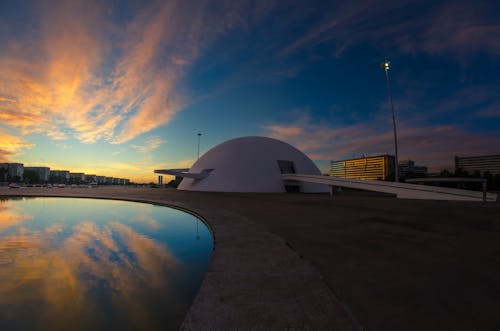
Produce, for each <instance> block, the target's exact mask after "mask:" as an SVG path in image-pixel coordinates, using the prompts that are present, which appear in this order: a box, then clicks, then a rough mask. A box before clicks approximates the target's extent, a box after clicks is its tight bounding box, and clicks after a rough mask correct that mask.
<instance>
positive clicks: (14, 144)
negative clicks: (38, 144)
mask: <svg viewBox="0 0 500 331" xmlns="http://www.w3.org/2000/svg"><path fill="white" fill-rule="evenodd" d="M34 146H35V145H34V144H29V143H27V142H24V141H23V140H22V139H21V138H19V137H17V136H14V135H11V134H8V133H7V132H5V131H3V130H2V128H0V162H7V161H9V160H10V159H11V158H12V157H15V156H16V155H18V154H20V153H22V152H24V151H25V150H27V149H30V148H33V147H34Z"/></svg>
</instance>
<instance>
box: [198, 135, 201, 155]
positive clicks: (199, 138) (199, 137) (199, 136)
mask: <svg viewBox="0 0 500 331" xmlns="http://www.w3.org/2000/svg"><path fill="white" fill-rule="evenodd" d="M200 140H201V133H198V160H199V159H200Z"/></svg>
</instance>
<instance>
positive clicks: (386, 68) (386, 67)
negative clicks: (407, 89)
mask: <svg viewBox="0 0 500 331" xmlns="http://www.w3.org/2000/svg"><path fill="white" fill-rule="evenodd" d="M380 66H381V67H382V69H384V71H385V77H386V80H387V93H388V95H389V101H390V103H391V111H392V126H393V127H394V154H395V160H394V162H395V165H394V170H395V171H394V181H395V182H397V181H399V175H398V136H397V133H396V116H395V115H394V103H393V102H392V91H391V82H390V80H389V69H390V67H391V62H389V61H384V62H383V63H382V64H381V65H380Z"/></svg>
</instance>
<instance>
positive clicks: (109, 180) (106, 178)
mask: <svg viewBox="0 0 500 331" xmlns="http://www.w3.org/2000/svg"><path fill="white" fill-rule="evenodd" d="M105 183H106V184H108V185H112V184H113V177H105Z"/></svg>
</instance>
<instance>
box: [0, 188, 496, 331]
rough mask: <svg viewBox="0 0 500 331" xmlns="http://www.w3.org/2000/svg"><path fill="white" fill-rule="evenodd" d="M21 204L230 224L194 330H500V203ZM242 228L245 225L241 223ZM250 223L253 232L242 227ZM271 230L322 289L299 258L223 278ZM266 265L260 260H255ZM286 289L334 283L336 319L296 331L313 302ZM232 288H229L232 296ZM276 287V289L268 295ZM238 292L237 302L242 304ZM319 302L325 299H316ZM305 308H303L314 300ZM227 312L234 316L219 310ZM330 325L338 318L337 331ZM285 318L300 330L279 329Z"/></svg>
mask: <svg viewBox="0 0 500 331" xmlns="http://www.w3.org/2000/svg"><path fill="white" fill-rule="evenodd" d="M63 191H64V192H63ZM13 193H15V194H23V195H29V194H52V195H79V196H103V197H105V196H107V197H122V198H127V199H132V200H149V201H155V202H161V203H168V204H174V205H179V206H182V207H186V208H188V209H192V210H195V211H198V212H199V213H200V214H201V215H203V216H205V214H204V213H206V214H210V215H211V216H209V217H207V221H208V222H209V223H210V224H211V226H214V224H212V222H213V221H214V220H215V219H217V218H219V219H221V220H222V219H223V221H222V222H219V223H217V224H215V227H221V229H224V226H225V227H226V228H225V229H226V230H225V231H226V232H224V231H221V232H219V233H220V234H221V236H219V237H217V236H218V231H219V230H217V229H215V231H214V232H215V235H216V251H215V252H214V260H213V262H212V270H211V271H209V273H208V274H207V278H208V280H207V279H206V282H205V283H204V285H203V286H202V289H201V290H200V293H199V295H198V296H197V298H196V300H195V303H194V304H193V307H192V309H191V311H190V313H189V314H188V318H187V322H185V325H184V328H186V329H195V328H197V327H199V326H200V325H203V319H207V320H210V319H211V318H213V316H212V317H211V316H210V314H211V313H210V312H206V310H211V309H213V312H212V313H213V314H219V315H221V314H222V315H224V314H225V313H227V314H229V315H231V316H233V317H234V318H233V319H232V320H231V317H230V316H229V317H227V320H224V318H222V317H221V316H219V317H218V319H217V320H216V321H215V320H214V321H211V322H210V321H209V322H208V324H205V325H208V326H213V327H218V328H223V327H230V328H240V329H251V328H252V327H255V328H256V329H265V328H266V327H269V326H271V327H278V328H288V329H307V328H312V329H325V330H327V329H341V330H342V329H358V330H359V329H361V328H362V329H364V330H499V329H500V314H498V312H499V311H500V285H499V282H498V280H499V279H500V241H499V234H500V203H486V204H484V203H475V202H467V203H464V202H442V201H414V200H398V199H395V198H392V197H388V196H383V195H376V194H370V193H362V192H341V193H339V194H337V195H335V196H334V197H330V196H327V195H303V194H223V193H194V192H180V191H174V190H165V189H142V188H141V189H138V188H129V189H124V188H98V189H75V190H72V189H59V191H56V189H52V190H48V189H44V188H30V189H20V190H9V189H4V188H1V189H0V195H2V194H3V195H5V194H13ZM233 219H234V220H235V223H234V224H238V225H237V226H236V225H235V226H234V227H233V229H231V222H232V220H233ZM236 219H240V220H243V221H239V223H236ZM211 220H212V221H211ZM242 222H243V223H242ZM245 222H246V223H245ZM247 223H248V227H246V225H245V226H242V224H247ZM228 229H229V232H228V231H227V230H228ZM255 229H264V231H263V232H259V231H260V230H259V231H257V230H255ZM266 230H267V231H269V232H270V233H271V237H269V238H271V239H272V240H274V239H273V238H274V237H273V234H274V235H277V237H278V238H279V237H281V238H282V239H283V240H284V241H286V243H287V245H286V246H287V247H286V249H287V250H289V251H292V250H295V253H296V254H295V255H298V256H300V257H302V260H301V259H300V258H299V259H298V260H301V261H303V264H304V265H309V264H312V266H313V268H315V269H316V270H318V271H319V274H321V276H322V280H319V281H318V280H317V279H316V278H314V277H315V276H314V277H313V275H312V273H311V274H309V271H307V270H308V269H307V267H306V268H305V269H303V268H302V265H301V262H300V261H299V262H297V261H295V260H293V259H290V258H287V259H285V260H281V261H287V263H289V264H290V266H291V267H290V269H288V267H287V266H286V265H283V266H281V267H280V265H279V264H278V265H277V264H273V263H274V262H273V263H271V264H270V263H268V265H269V264H270V265H271V267H270V268H271V270H272V272H273V273H272V274H268V273H267V271H262V272H260V271H259V270H254V271H253V272H254V273H255V274H256V275H255V276H252V277H254V278H252V279H249V280H248V282H247V280H245V279H244V278H241V274H236V273H231V272H229V273H224V272H222V271H224V270H225V269H228V268H229V269H230V268H232V265H233V267H234V264H238V263H240V264H241V266H237V267H238V268H240V267H241V268H244V266H245V259H248V261H249V262H248V263H252V262H251V261H252V256H250V255H251V254H252V252H246V253H241V254H248V256H240V257H238V256H236V255H235V253H236V252H240V250H239V248H237V249H233V248H234V247H238V245H239V243H240V244H244V243H245V239H246V238H247V239H248V238H250V239H249V240H250V241H251V242H250V243H249V245H254V244H255V241H256V240H257V241H258V239H255V238H259V237H261V236H267V235H265V231H266ZM231 231H232V232H231ZM247 231H248V232H251V233H247ZM263 233H264V234H263ZM225 236H226V237H225ZM266 240H267V239H266ZM276 242H279V240H278V241H276V240H274V241H273V244H269V243H268V241H265V240H263V241H262V242H259V243H258V245H260V246H256V247H261V248H262V252H263V253H262V255H267V251H269V247H270V246H269V247H266V245H274V244H276ZM226 243H227V246H226ZM230 245H233V246H232V247H233V248H231V250H226V251H225V250H224V247H229V246H230ZM245 245H246V244H245ZM273 247H274V246H273ZM276 247H278V246H276ZM279 247H281V246H279ZM217 251H219V252H217ZM270 251H272V252H275V253H276V255H279V256H283V255H286V254H288V253H286V252H284V251H281V248H279V249H274V248H273V249H271V250H270ZM241 252H244V251H243V250H241ZM231 254H232V255H231ZM238 254H239V253H238ZM259 254H260V253H259V252H254V255H257V258H258V257H259ZM228 257H230V258H228ZM231 258H232V260H231ZM260 259H261V260H265V259H266V256H260ZM269 261H273V260H272V259H271V260H269ZM290 261H292V262H290ZM268 265H266V268H267V267H269V266H268ZM299 267H300V268H299ZM294 268H295V269H294ZM301 268H302V269H301ZM277 269H279V270H277ZM295 270H300V271H295ZM304 270H306V271H304ZM259 272H260V273H261V274H259ZM287 272H289V275H287ZM294 272H295V273H300V274H301V275H302V274H307V275H306V276H307V277H302V276H301V277H298V276H297V277H295V278H294ZM228 275H233V276H234V279H236V280H235V281H232V280H233V279H232V278H229V279H224V277H228ZM252 275H253V274H252ZM278 276H279V277H286V278H279V277H278ZM231 277H232V276H231ZM238 277H240V278H241V279H240V278H238ZM256 277H258V278H256ZM255 279H258V280H259V282H260V283H259V282H257V283H256V284H260V285H259V289H256V288H252V287H248V286H247V287H245V284H248V283H251V282H252V281H255ZM279 279H287V282H288V280H289V279H291V282H290V284H293V286H294V287H295V288H302V287H303V288H304V289H305V291H306V292H307V290H308V287H309V286H310V282H313V283H318V282H324V283H325V284H326V285H327V287H325V288H326V289H327V290H328V288H329V291H331V294H332V296H333V298H334V300H333V301H331V300H330V301H327V302H328V305H329V304H330V302H333V303H331V305H332V307H330V308H331V309H330V308H328V309H326V308H325V309H324V311H320V310H322V309H323V308H322V307H320V306H314V305H312V306H311V305H310V304H308V305H306V307H310V309H311V310H310V311H306V312H303V314H304V318H303V320H304V321H305V322H304V323H303V324H297V323H298V322H297V320H296V319H294V318H292V317H287V316H285V315H286V314H288V313H289V314H292V313H297V311H303V310H304V308H303V307H302V306H300V305H299V303H300V301H301V300H302V298H303V297H304V295H303V294H301V293H299V291H298V290H297V291H296V292H297V293H295V290H294V289H293V288H292V289H291V288H287V289H284V292H283V293H281V292H280V291H279V288H280V283H279V282H281V281H278V280H279ZM277 281H278V283H276V282H277ZM273 282H274V283H273ZM229 283H231V284H230V285H228V284H229ZM210 284H216V285H217V286H218V287H216V288H215V290H217V293H214V292H213V291H215V290H214V288H212V290H210ZM287 284H288V283H287ZM320 285H321V284H318V286H317V287H311V289H312V291H317V289H321V288H322V287H321V286H320ZM207 286H208V287H207ZM287 286H289V285H287ZM311 286H312V285H311ZM266 287H268V288H269V289H268V290H266ZM313 288H314V289H313ZM225 290H227V291H228V293H226V294H225V296H222V295H220V294H219V292H224V291H225ZM259 290H261V291H262V293H263V294H262V295H261V297H260V298H261V300H262V298H264V297H265V293H267V292H273V293H272V294H273V295H275V296H274V298H275V299H276V298H278V300H277V301H276V302H259V301H258V299H255V302H254V303H255V304H254V305H253V306H252V305H245V304H244V303H243V302H244V301H238V300H245V296H246V297H247V299H248V300H250V301H251V298H252V295H253V294H254V292H255V291H259ZM285 290H286V291H285ZM231 291H237V292H238V293H237V294H238V295H234V298H233V299H231V295H230V294H231ZM266 291H267V292H266ZM287 291H288V292H290V291H291V292H294V295H292V296H290V297H284V298H283V300H282V301H281V302H280V300H279V297H280V296H281V295H284V296H286V295H285V293H288V292H287ZM315 296H316V298H318V297H320V298H321V297H322V296H321V294H318V293H316V294H315ZM287 298H288V299H290V298H291V299H290V300H294V302H295V306H296V310H295V311H293V310H284V313H283V314H284V315H283V316H272V314H271V313H270V314H268V315H267V316H264V315H265V314H264V315H263V311H264V312H265V311H266V309H262V311H260V310H259V311H255V313H254V314H252V309H256V308H255V307H256V306H257V307H261V306H266V305H268V308H269V309H268V311H274V310H273V309H272V308H271V306H273V305H284V306H286V305H291V304H290V303H287V300H288V299H287ZM275 299H273V300H275ZM303 299H304V302H305V301H307V300H311V299H313V301H314V300H315V299H314V298H305V297H304V298H303ZM224 300H228V301H226V302H224ZM231 300H233V301H231ZM248 300H247V301H248ZM231 302H235V303H231ZM212 306H213V307H214V308H211V307H212ZM219 306H220V307H224V308H223V309H222V308H221V310H217V309H218V308H217V307H219ZM207 307H208V308H207ZM264 308H265V307H264ZM306 310H307V309H306ZM241 311H243V312H244V313H241ZM315 313H317V314H318V319H317V321H325V322H324V323H334V325H318V324H316V323H314V322H312V320H314V316H315ZM276 314H277V315H279V314H280V313H279V310H276V313H275V315H276ZM322 314H323V315H322ZM324 314H330V315H331V314H335V315H338V316H340V317H339V318H333V319H332V321H329V320H328V318H327V317H325V316H324ZM349 315H350V316H349ZM259 318H261V319H262V320H264V321H263V322H262V323H259V322H257V321H256V320H253V319H257V320H258V319H259ZM286 318H289V319H290V321H293V323H295V324H293V323H292V322H289V323H288V324H286V323H282V321H280V319H286Z"/></svg>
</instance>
